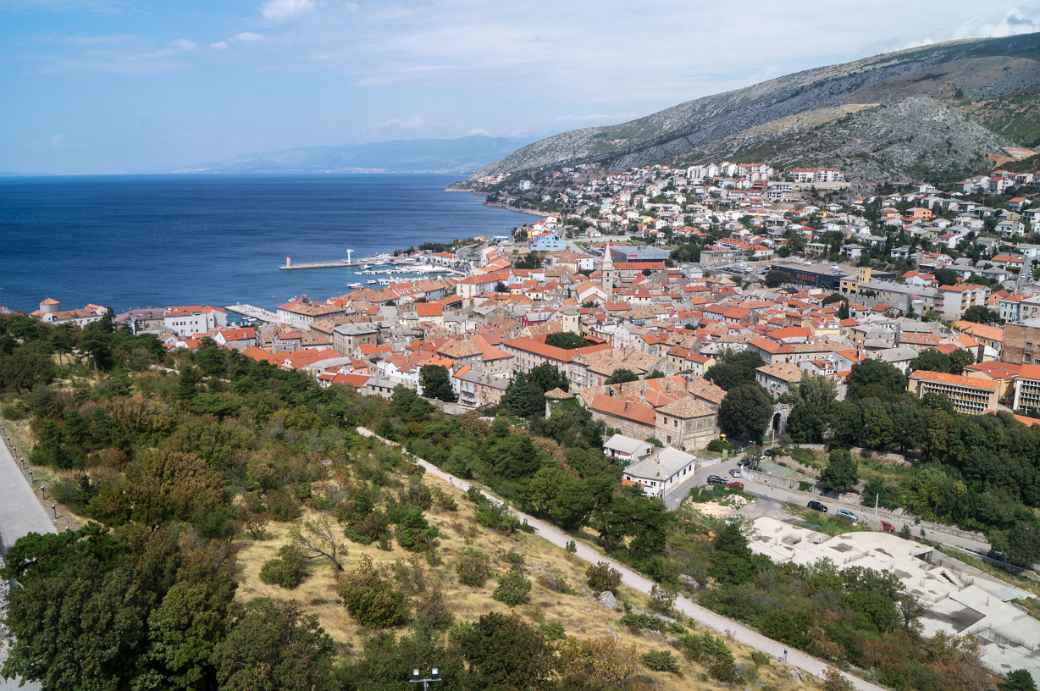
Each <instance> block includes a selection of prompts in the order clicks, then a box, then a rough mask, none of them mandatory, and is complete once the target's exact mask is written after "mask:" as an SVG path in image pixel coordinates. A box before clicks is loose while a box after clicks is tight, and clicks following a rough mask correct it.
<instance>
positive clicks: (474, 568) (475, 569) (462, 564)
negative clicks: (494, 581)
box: [455, 548, 491, 588]
mask: <svg viewBox="0 0 1040 691" xmlns="http://www.w3.org/2000/svg"><path fill="white" fill-rule="evenodd" d="M455 572H456V573H458V574H459V582H460V583H462V584H463V585H468V586H470V587H472V588H482V587H483V586H484V583H486V582H487V579H488V578H489V577H490V576H491V564H490V562H489V561H488V558H487V555H486V554H484V553H483V552H481V551H480V550H478V549H473V548H468V549H466V550H465V551H464V552H463V553H462V555H461V556H460V557H459V561H458V562H457V563H456V564H455Z"/></svg>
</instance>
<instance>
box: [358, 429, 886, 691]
mask: <svg viewBox="0 0 1040 691" xmlns="http://www.w3.org/2000/svg"><path fill="white" fill-rule="evenodd" d="M357 431H358V433H359V434H361V435H362V436H365V437H373V438H376V439H380V440H381V441H383V442H385V443H387V444H390V445H392V446H397V444H396V443H395V442H392V441H390V440H388V439H383V438H382V437H380V436H378V435H377V434H375V433H374V432H372V431H371V430H368V429H366V428H364V427H358V430H357ZM412 458H413V459H414V460H415V462H416V463H418V464H419V465H420V466H422V467H423V468H425V469H426V471H427V472H428V473H430V474H431V475H434V476H435V477H439V478H441V479H442V480H445V481H447V482H449V483H451V484H452V485H454V486H455V487H458V488H459V489H461V490H462V491H466V490H468V489H469V488H470V487H471V486H473V485H472V483H470V482H469V481H467V480H463V479H462V478H458V477H455V476H454V475H451V474H450V473H446V472H444V471H443V470H441V469H440V468H438V467H437V466H435V465H433V464H432V463H430V462H428V461H425V460H423V459H421V458H419V457H417V456H412ZM707 474H708V473H706V474H705V476H707ZM478 489H480V490H481V492H483V493H484V494H485V496H487V497H488V498H489V499H491V500H492V501H494V502H497V503H501V499H499V498H498V497H495V496H494V495H491V494H488V493H487V492H486V491H484V489H483V488H478ZM510 511H512V513H513V514H515V515H516V516H517V517H518V518H520V519H521V520H525V521H527V523H528V525H530V526H531V527H532V528H534V532H535V534H536V535H538V536H539V537H541V538H542V539H544V540H548V541H549V542H551V543H553V544H554V545H556V546H557V547H560V548H564V549H565V548H566V546H567V543H568V542H570V541H571V540H572V539H573V538H572V537H571V536H570V535H569V534H567V533H565V532H563V531H562V530H560V529H559V528H557V527H556V526H554V525H551V524H549V523H546V522H545V521H542V520H540V519H537V518H535V517H534V516H528V515H527V514H525V513H522V512H520V511H517V510H515V509H513V508H512V507H510ZM576 544H577V548H578V551H577V552H576V556H577V557H578V558H579V559H582V560H583V561H586V562H588V563H590V564H595V563H596V562H601V561H604V562H607V563H608V564H610V566H611V567H612V568H614V569H617V570H618V572H619V573H620V574H621V580H622V582H623V583H624V584H625V585H626V586H628V587H629V588H632V589H633V590H638V591H639V592H642V593H646V594H649V593H650V590H651V589H652V588H653V586H654V582H653V581H651V580H650V579H649V578H647V577H646V576H643V575H642V574H639V573H637V572H636V571H633V570H632V569H630V568H629V567H627V566H625V565H624V564H622V563H620V562H618V561H615V560H613V559H611V558H610V557H607V556H605V555H604V554H603V553H602V552H600V551H599V550H597V549H595V548H593V547H591V546H590V545H587V544H585V543H584V542H577V541H576ZM675 608H676V609H677V610H679V611H680V612H682V613H683V614H685V615H686V616H688V617H689V618H690V619H693V620H694V621H696V622H697V623H699V624H701V625H702V626H706V627H708V628H710V629H713V630H714V631H716V632H717V633H719V634H722V635H724V636H729V637H731V638H732V639H733V640H735V641H738V642H739V643H742V644H744V645H747V646H750V647H752V648H756V649H757V650H761V651H763V652H765V653H768V654H769V655H772V656H773V657H774V658H776V659H778V660H780V659H783V658H784V655H785V653H786V655H787V664H788V665H790V666H791V667H796V668H798V669H800V670H802V671H803V672H808V673H809V674H812V675H814V676H816V677H821V678H822V677H823V675H824V674H825V673H826V672H827V670H828V669H829V668H830V667H831V665H828V664H827V663H826V662H824V661H823V660H820V659H817V658H815V657H813V656H812V655H809V654H807V653H803V652H802V651H800V650H795V649H793V648H788V647H786V646H784V644H783V643H780V642H778V641H774V640H773V639H771V638H767V637H765V636H763V635H762V634H760V633H758V632H757V631H754V630H753V629H750V628H748V627H746V626H744V625H743V624H741V623H740V622H737V621H734V620H733V619H729V618H727V617H724V616H722V615H720V614H716V613H715V612H712V611H711V610H710V609H706V608H704V607H701V606H700V605H698V604H696V603H695V602H693V601H692V600H690V599H689V598H686V597H683V596H680V597H678V598H676V600H675ZM842 675H843V676H844V677H845V678H846V679H848V680H849V681H850V682H851V683H852V684H853V686H854V687H855V688H856V689H860V690H861V691H881V689H882V687H880V686H877V685H875V684H871V683H870V682H868V681H865V680H863V679H860V678H859V677H856V676H853V675H851V674H847V673H845V672H842Z"/></svg>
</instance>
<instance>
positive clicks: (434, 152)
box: [179, 135, 530, 174]
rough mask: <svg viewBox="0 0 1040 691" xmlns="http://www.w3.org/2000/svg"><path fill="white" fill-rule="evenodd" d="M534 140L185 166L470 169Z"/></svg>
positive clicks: (477, 138)
mask: <svg viewBox="0 0 1040 691" xmlns="http://www.w3.org/2000/svg"><path fill="white" fill-rule="evenodd" d="M529 141H530V139H514V138H508V137H488V136H484V135H472V136H468V137H458V138H455V139H405V140H398V141H386V142H374V143H371V144H351V145H346V146H312V147H303V148H297V149H285V150H284V151H274V152H270V153H263V154H249V155H245V156H240V157H238V158H235V159H232V160H230V161H224V162H221V163H210V164H206V165H201V166H196V167H193V168H191V169H190V170H186V171H179V172H194V173H240V174H262V173H362V172H382V173H451V174H468V173H471V172H473V171H474V170H476V169H478V168H480V166H483V165H487V164H488V163H489V162H491V161H494V160H496V159H498V158H501V157H502V156H505V155H507V154H509V153H510V152H512V151H514V150H515V149H517V148H518V147H520V146H523V145H524V144H527V143H528V142H529Z"/></svg>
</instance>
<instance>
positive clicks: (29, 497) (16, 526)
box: [0, 437, 54, 691]
mask: <svg viewBox="0 0 1040 691" xmlns="http://www.w3.org/2000/svg"><path fill="white" fill-rule="evenodd" d="M31 532H36V533H53V532H54V524H52V523H51V520H50V518H49V517H48V516H47V512H46V511H45V510H44V508H43V507H42V506H41V505H40V502H38V501H37V500H36V495H34V494H33V491H32V489H31V488H30V487H29V483H28V482H27V481H26V480H25V477H24V476H23V475H22V472H21V470H19V468H18V464H17V463H16V461H15V460H14V458H13V457H12V456H11V452H10V450H9V449H8V448H7V444H6V442H5V441H4V440H3V438H2V437H0V538H2V539H3V544H5V545H12V544H14V543H15V541H16V540H17V539H18V538H20V537H22V536H23V535H26V534H28V533H31ZM4 595H5V593H4V591H3V590H0V612H2V611H3V610H4V608H5V606H6V602H5V601H4V599H3V598H4ZM5 634H6V631H5V630H4V629H3V626H2V625H0V664H3V659H4V657H5V655H6V648H5V645H4V643H3V638H4V636H5ZM39 688H40V687H39V686H38V685H36V684H26V685H24V686H22V685H20V684H19V683H18V681H16V680H13V679H12V680H5V679H2V678H0V691H15V690H16V689H22V690H23V691H25V690H26V689H28V690H31V691H38V690H39Z"/></svg>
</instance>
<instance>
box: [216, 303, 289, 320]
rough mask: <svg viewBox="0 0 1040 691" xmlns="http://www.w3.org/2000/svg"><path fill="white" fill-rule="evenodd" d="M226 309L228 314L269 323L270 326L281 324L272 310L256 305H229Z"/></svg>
mask: <svg viewBox="0 0 1040 691" xmlns="http://www.w3.org/2000/svg"><path fill="white" fill-rule="evenodd" d="M224 309H226V310H227V311H228V312H234V313H235V314H240V315H242V316H243V317H249V318H250V319H256V320H257V321H262V322H267V323H268V324H278V323H280V322H281V320H280V319H279V318H278V315H277V314H275V313H274V312H272V311H271V310H267V309H264V308H263V307H257V306H256V305H228V306H227V307H225V308H224Z"/></svg>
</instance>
